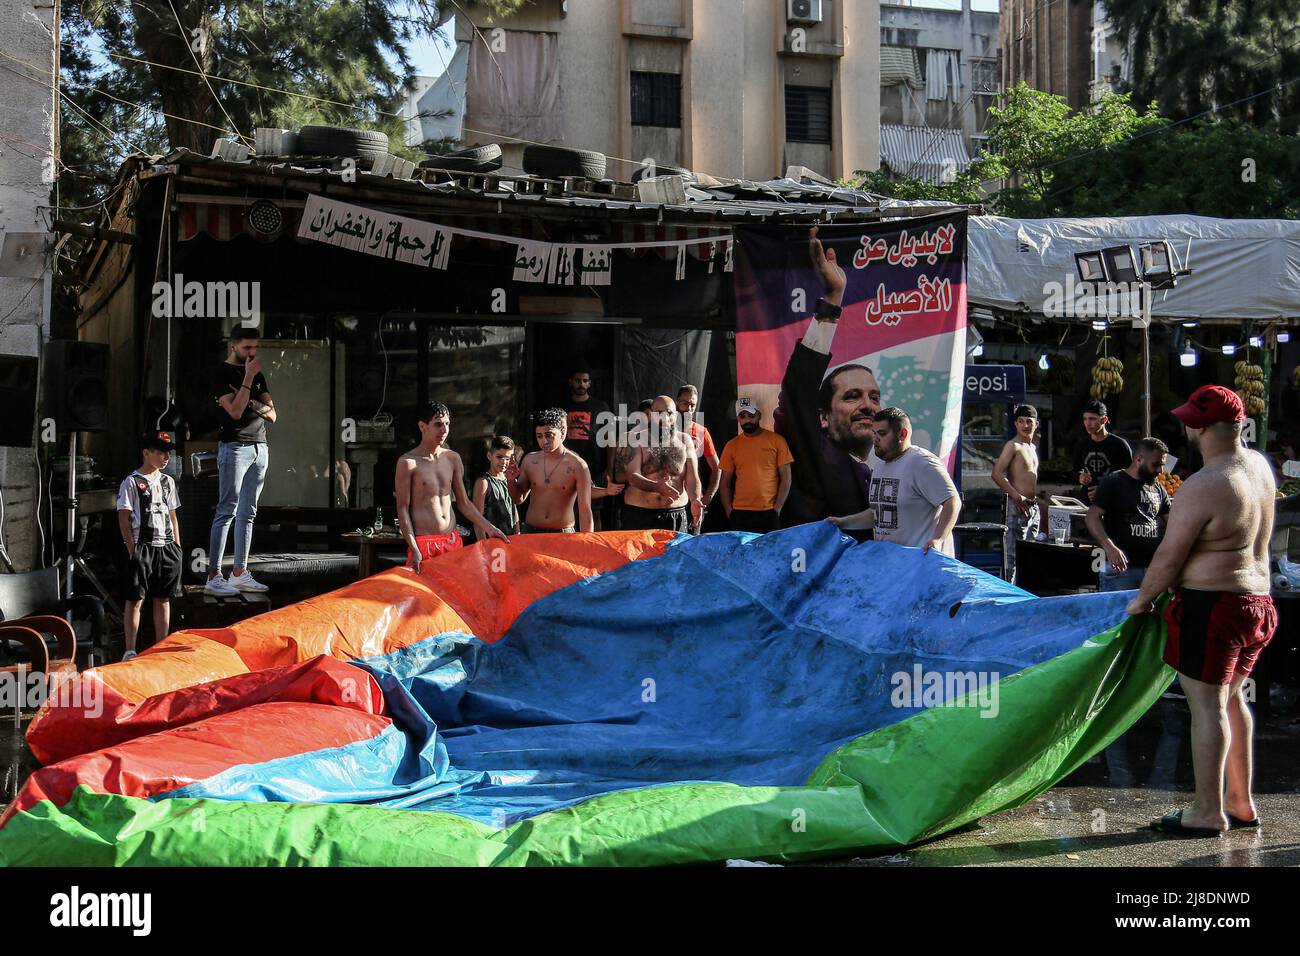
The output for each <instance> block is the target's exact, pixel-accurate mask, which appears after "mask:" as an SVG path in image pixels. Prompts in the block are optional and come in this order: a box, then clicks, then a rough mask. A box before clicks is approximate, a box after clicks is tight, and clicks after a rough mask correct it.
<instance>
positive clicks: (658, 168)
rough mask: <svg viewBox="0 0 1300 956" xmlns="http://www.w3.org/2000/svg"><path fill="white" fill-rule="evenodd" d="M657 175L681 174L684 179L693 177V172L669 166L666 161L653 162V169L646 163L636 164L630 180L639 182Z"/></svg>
mask: <svg viewBox="0 0 1300 956" xmlns="http://www.w3.org/2000/svg"><path fill="white" fill-rule="evenodd" d="M657 176H682V177H684V178H686V179H694V178H695V174H694V173H693V172H691V171H690V170H689V169H682V167H680V166H669V165H668V164H667V163H655V164H654V171H653V172H651V167H650V165H649V164H648V163H643V164H641V165H639V166H637V168H636V171H635V172H634V173H632V182H634V183H639V182H640V181H641V180H643V179H646V178H650V177H657Z"/></svg>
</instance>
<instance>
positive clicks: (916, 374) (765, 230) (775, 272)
mask: <svg viewBox="0 0 1300 956" xmlns="http://www.w3.org/2000/svg"><path fill="white" fill-rule="evenodd" d="M735 233H736V240H737V246H738V248H737V253H736V270H735V274H736V283H735V288H736V375H737V382H738V384H739V387H740V393H741V394H742V395H748V396H750V397H752V398H754V399H755V400H756V401H757V402H758V403H759V407H760V408H761V409H762V411H763V418H764V421H765V423H770V422H771V420H772V413H773V412H774V411H775V409H776V405H777V400H778V396H779V394H780V389H781V382H782V380H783V378H784V375H785V371H786V367H787V365H788V363H789V362H790V359H791V356H792V354H793V353H794V348H795V345H796V344H797V343H798V342H800V341H801V340H802V339H803V337H804V334H805V332H806V331H807V330H808V325H809V322H810V321H812V319H811V318H810V316H811V315H812V313H813V310H814V307H815V304H816V301H817V299H818V297H820V296H821V295H822V294H823V293H824V292H825V288H824V286H823V284H822V281H821V279H820V277H819V276H818V274H817V272H816V270H815V269H814V268H813V265H812V260H811V257H810V254H809V244H808V232H807V230H806V229H802V228H801V229H793V228H790V227H771V226H744V227H738V228H737V229H736V230H735ZM818 236H819V238H820V239H821V241H822V244H823V245H824V246H825V248H827V249H834V250H835V254H836V258H837V260H838V262H839V264H840V266H841V268H843V269H844V272H845V275H846V277H847V279H848V286H847V288H846V289H845V293H844V303H843V310H844V311H843V314H842V315H841V317H840V319H839V322H838V324H837V326H836V328H835V333H834V338H833V339H832V340H831V351H830V362H829V365H828V368H829V369H832V370H833V369H834V368H835V367H836V366H839V365H843V364H845V363H859V364H862V365H866V366H867V367H869V368H870V369H871V370H872V371H873V373H874V374H875V377H876V380H877V382H878V384H879V385H880V392H881V404H882V405H897V406H898V407H900V408H902V409H903V410H904V411H906V412H907V413H908V415H909V416H910V417H911V419H912V426H913V431H914V434H913V439H912V440H913V442H914V443H915V444H917V445H920V446H921V447H923V448H926V449H929V450H930V451H932V452H934V453H935V454H936V455H938V456H939V457H940V458H942V459H944V460H945V461H947V462H948V464H949V468H951V467H952V466H953V461H954V457H955V456H954V452H955V449H956V442H957V437H958V431H959V427H960V412H961V391H962V370H963V369H964V367H965V352H966V214H965V213H964V212H961V213H945V214H942V215H937V216H926V217H924V218H920V219H907V220H897V221H894V222H884V223H872V224H868V225H862V224H857V225H845V226H822V227H820V228H819V230H818ZM794 398H795V399H796V400H798V401H815V400H816V396H815V394H814V395H809V396H794ZM796 466H797V465H796Z"/></svg>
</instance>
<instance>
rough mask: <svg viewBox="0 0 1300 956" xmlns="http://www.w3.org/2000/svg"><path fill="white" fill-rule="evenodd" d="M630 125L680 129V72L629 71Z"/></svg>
mask: <svg viewBox="0 0 1300 956" xmlns="http://www.w3.org/2000/svg"><path fill="white" fill-rule="evenodd" d="M632 125H633V126H668V127H672V128H674V129H680V128H681V125H682V78H681V75H680V74H678V73H644V72H641V71H638V70H633V71H632Z"/></svg>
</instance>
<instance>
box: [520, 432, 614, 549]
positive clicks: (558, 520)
mask: <svg viewBox="0 0 1300 956" xmlns="http://www.w3.org/2000/svg"><path fill="white" fill-rule="evenodd" d="M567 431H568V415H567V414H566V413H565V411H564V409H562V408H543V409H541V410H540V411H536V412H534V413H533V432H534V434H535V436H536V438H537V447H538V449H539V450H538V451H534V452H529V453H528V454H527V455H525V456H524V460H523V463H522V464H521V465H520V466H519V467H518V468H511V469H509V470H508V471H507V477H508V479H509V480H510V482H511V485H512V488H513V490H514V493H515V501H516V502H518V503H519V504H523V503H524V502H525V501H528V518H527V520H526V521H524V522H523V533H524V534H548V533H555V532H561V533H563V534H572V533H573V532H574V530H575V529H574V527H573V506H574V503H575V502H577V506H578V530H581V531H584V532H587V531H591V530H592V518H591V499H592V497H593V491H592V487H591V471H590V469H588V467H587V463H586V462H585V461H583V460H582V457H581V456H580V455H578V454H577V453H575V452H572V451H570V450H569V449H567V448H565V447H564V436H565V434H566V432H567ZM622 490H623V486H622V485H618V484H614V483H612V482H611V483H610V484H607V485H606V486H605V487H604V488H601V489H596V491H595V493H594V495H595V497H603V496H604V495H616V494H618V493H619V492H620V491H622ZM530 498H531V501H530V500H529V499H530Z"/></svg>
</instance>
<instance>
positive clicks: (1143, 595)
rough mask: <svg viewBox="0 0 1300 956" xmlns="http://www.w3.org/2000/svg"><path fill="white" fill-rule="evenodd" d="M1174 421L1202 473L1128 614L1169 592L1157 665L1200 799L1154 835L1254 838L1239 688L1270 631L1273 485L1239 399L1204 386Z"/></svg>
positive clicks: (1185, 489)
mask: <svg viewBox="0 0 1300 956" xmlns="http://www.w3.org/2000/svg"><path fill="white" fill-rule="evenodd" d="M1174 415H1175V416H1177V418H1178V420H1179V421H1181V422H1182V423H1183V425H1184V426H1185V427H1186V430H1187V438H1188V440H1189V441H1190V443H1191V444H1192V445H1193V446H1195V447H1197V448H1199V449H1200V452H1201V457H1202V458H1203V459H1204V461H1205V467H1203V468H1202V469H1201V470H1200V471H1198V472H1197V473H1196V474H1194V475H1192V476H1191V477H1190V478H1188V479H1187V480H1186V481H1185V482H1183V484H1182V486H1181V487H1180V488H1179V489H1178V494H1177V495H1176V496H1175V497H1174V500H1173V502H1172V506H1171V508H1170V511H1169V524H1168V526H1167V528H1166V530H1165V537H1164V540H1163V541H1162V542H1161V543H1160V547H1159V548H1157V549H1156V553H1155V557H1153V558H1152V559H1151V564H1150V566H1149V567H1148V568H1147V573H1146V576H1145V577H1143V578H1142V587H1141V588H1140V589H1139V590H1138V593H1137V596H1136V597H1134V598H1133V600H1132V601H1130V602H1129V605H1128V608H1127V611H1128V613H1129V614H1135V615H1136V614H1146V613H1148V612H1150V611H1151V610H1152V609H1153V607H1154V605H1153V602H1154V601H1155V599H1156V598H1157V597H1159V596H1160V595H1161V594H1163V593H1164V592H1165V591H1166V590H1167V589H1169V588H1173V589H1174V599H1173V601H1171V602H1170V604H1169V606H1168V607H1167V608H1166V609H1165V621H1166V622H1167V623H1168V625H1169V637H1168V640H1166V642H1165V653H1164V659H1165V663H1167V664H1168V665H1169V666H1170V667H1173V668H1174V669H1175V670H1177V671H1178V680H1179V682H1180V683H1181V684H1182V687H1183V693H1184V694H1186V695H1187V706H1188V707H1189V708H1190V709H1191V711H1192V769H1193V771H1194V774H1195V777H1196V798H1195V800H1194V801H1193V802H1192V805H1191V806H1190V807H1187V808H1185V809H1183V810H1177V811H1175V812H1173V813H1169V814H1166V815H1165V816H1163V817H1161V818H1160V819H1159V820H1153V821H1152V823H1151V827H1152V829H1154V830H1156V831H1158V832H1161V833H1170V834H1177V835H1179V836H1218V835H1219V834H1220V833H1221V832H1223V831H1224V830H1230V829H1231V830H1235V829H1240V828H1243V827H1256V826H1259V817H1258V816H1257V815H1256V811H1255V801H1254V798H1253V797H1252V795H1251V772H1252V752H1251V751H1252V742H1251V735H1252V733H1253V730H1254V728H1253V726H1252V722H1251V716H1250V709H1249V708H1248V707H1247V706H1246V701H1245V698H1244V697H1243V696H1242V686H1243V685H1244V684H1245V682H1246V678H1247V677H1249V676H1250V672H1251V670H1252V669H1253V668H1254V666H1255V661H1256V660H1257V659H1258V658H1259V654H1260V652H1261V651H1262V650H1263V649H1264V647H1265V646H1266V645H1267V644H1268V642H1269V641H1270V640H1271V639H1272V637H1273V634H1274V632H1275V631H1276V630H1277V610H1276V609H1275V608H1274V607H1273V599H1272V598H1271V597H1269V584H1270V581H1269V566H1268V562H1269V556H1268V542H1269V538H1270V537H1271V536H1272V533H1273V501H1274V496H1275V494H1276V485H1275V484H1274V481H1273V470H1272V468H1270V467H1269V463H1268V460H1267V459H1266V458H1265V457H1264V456H1263V455H1261V454H1259V453H1258V452H1255V451H1250V450H1248V449H1246V448H1245V447H1243V446H1242V444H1241V423H1242V422H1243V421H1244V420H1245V417H1246V412H1245V409H1244V408H1243V407H1242V403H1241V399H1240V398H1239V397H1238V396H1237V395H1236V393H1235V392H1230V391H1229V390H1228V389H1226V388H1223V387H1222V386H1220V385H1205V386H1202V387H1201V388H1198V389H1197V390H1196V391H1195V392H1193V393H1192V396H1191V398H1190V399H1188V401H1187V403H1186V404H1185V405H1180V406H1179V407H1178V408H1176V409H1174ZM1225 788H1226V792H1225Z"/></svg>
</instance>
